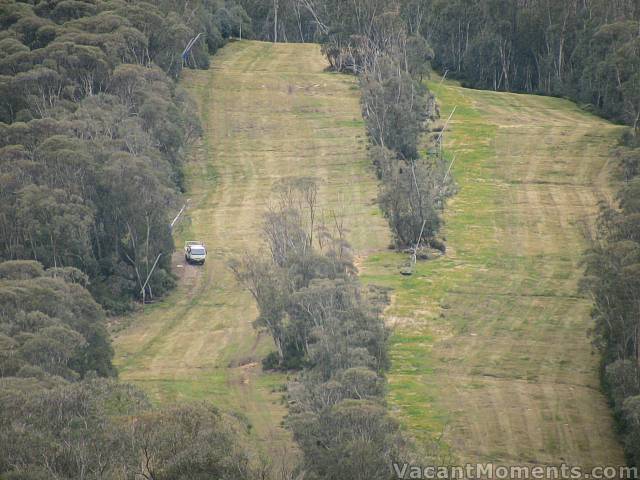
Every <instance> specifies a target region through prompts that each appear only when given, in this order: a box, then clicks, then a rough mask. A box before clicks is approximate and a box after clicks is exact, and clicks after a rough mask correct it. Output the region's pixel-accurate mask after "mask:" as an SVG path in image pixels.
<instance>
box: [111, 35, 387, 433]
mask: <svg viewBox="0 0 640 480" xmlns="http://www.w3.org/2000/svg"><path fill="white" fill-rule="evenodd" d="M325 67H326V61H325V60H324V58H323V56H322V54H321V53H320V48H319V46H317V45H304V44H291V45H289V44H278V45H273V44H270V43H261V42H247V41H242V42H234V43H231V44H229V45H228V46H226V47H225V48H224V49H222V50H221V51H220V52H219V53H218V54H217V55H216V56H215V57H213V59H212V67H211V69H210V70H209V71H191V72H186V73H185V78H184V82H183V84H184V85H185V86H186V87H187V89H188V90H189V91H190V92H191V94H192V95H193V96H194V98H196V100H197V103H198V108H199V114H200V116H201V119H202V122H203V127H204V137H203V140H202V142H201V144H200V145H199V146H198V147H197V148H196V149H195V151H194V154H193V155H192V159H191V160H190V161H189V163H188V166H187V185H188V193H187V197H188V198H190V199H191V202H190V208H189V210H188V216H189V221H188V222H186V223H184V224H183V225H182V226H181V231H179V232H178V234H177V237H178V238H177V245H178V248H180V247H181V246H182V244H183V243H182V242H183V241H184V240H186V239H199V240H200V239H201V240H204V241H205V242H206V244H207V246H208V251H209V256H208V260H207V263H206V264H205V266H204V267H192V266H184V267H177V268H174V271H177V272H178V273H179V274H180V275H181V281H180V284H179V287H178V289H177V290H176V291H175V292H174V293H172V294H171V295H170V296H169V297H168V298H167V299H165V300H164V301H162V302H160V303H158V304H155V305H153V306H150V307H148V308H147V311H146V312H145V313H144V314H140V315H137V316H136V317H134V318H133V320H132V321H131V324H130V326H129V327H128V328H126V329H125V330H124V331H122V332H120V333H118V334H117V336H116V338H115V346H116V352H117V359H116V363H117V366H118V368H119V370H120V376H121V378H122V379H123V380H125V381H128V382H134V383H137V384H138V385H140V386H142V387H143V388H144V389H145V390H146V391H148V392H149V393H150V394H151V395H152V398H154V399H155V400H156V401H157V402H171V401H180V400H183V399H204V400H207V401H212V402H214V403H215V404H216V405H219V406H221V407H225V408H230V409H233V410H234V411H239V412H241V413H244V414H246V415H247V417H248V419H249V420H250V421H251V423H252V425H253V426H254V427H255V429H256V432H257V435H258V436H259V438H260V439H261V440H263V441H266V442H267V444H268V445H271V444H278V443H279V442H278V441H277V440H278V439H282V438H285V437H283V435H285V434H284V433H283V431H282V429H280V428H279V427H278V425H279V423H280V420H281V418H282V416H283V415H284V413H285V406H284V405H283V404H282V403H281V402H280V394H279V393H274V390H277V389H278V388H279V387H280V385H281V384H282V383H284V381H285V378H284V376H282V375H277V374H264V373H263V372H262V371H261V367H260V365H259V361H260V359H261V358H262V357H263V356H264V355H265V354H266V353H267V352H268V351H269V350H270V349H272V348H273V346H272V342H271V339H270V338H269V337H267V336H265V335H261V336H259V335H257V333H256V331H255V330H254V329H253V327H252V325H251V322H252V321H253V320H254V318H255V316H256V314H257V310H256V308H255V305H254V302H253V300H252V298H251V297H250V295H249V294H248V293H247V292H245V291H243V290H242V289H241V287H240V286H238V285H237V284H236V282H235V280H234V279H233V276H232V274H231V272H230V271H229V270H228V269H227V268H226V262H227V261H228V260H229V259H230V258H232V257H235V256H240V255H242V254H243V252H245V251H248V250H251V251H255V250H256V249H257V248H258V246H259V245H260V243H259V242H260V241H259V232H260V228H261V221H262V215H263V212H264V211H265V208H266V207H267V202H268V199H269V196H270V192H271V187H272V185H273V184H274V182H276V181H277V180H278V179H279V178H282V177H286V176H292V175H295V176H301V175H308V176H315V177H318V178H319V179H320V180H321V182H322V184H321V187H320V196H319V198H320V202H321V204H322V206H323V208H324V209H327V210H328V209H333V210H335V211H336V212H337V213H338V214H341V215H344V216H345V217H347V218H346V222H347V224H348V225H349V226H350V233H349V238H350V239H351V241H352V243H353V244H354V246H355V248H356V251H357V252H358V253H360V254H363V253H366V250H368V249H379V248H382V246H384V245H386V244H387V243H388V237H387V233H386V225H385V222H384V220H383V219H382V218H380V216H379V213H378V209H377V207H376V205H375V196H376V182H375V179H374V175H373V173H372V170H371V168H370V166H369V164H368V161H367V158H366V150H365V146H366V138H365V133H364V125H363V122H362V118H361V115H360V106H359V93H358V89H357V83H356V80H355V79H354V78H353V77H349V76H346V75H339V74H333V73H327V72H325V71H324V69H325ZM181 255H182V254H181V251H178V252H177V253H176V254H175V255H174V267H176V265H175V264H182V263H184V262H183V261H182V258H183V257H182V256H181ZM272 440H276V441H275V442H273V441H272Z"/></svg>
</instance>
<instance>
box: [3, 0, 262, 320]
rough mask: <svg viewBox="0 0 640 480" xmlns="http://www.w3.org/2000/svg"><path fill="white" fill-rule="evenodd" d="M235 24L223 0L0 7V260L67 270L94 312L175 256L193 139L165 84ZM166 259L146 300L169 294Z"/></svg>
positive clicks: (185, 105) (242, 24) (117, 304)
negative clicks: (77, 273)
mask: <svg viewBox="0 0 640 480" xmlns="http://www.w3.org/2000/svg"><path fill="white" fill-rule="evenodd" d="M241 28H244V31H246V32H248V33H250V32H251V28H250V24H249V19H248V17H247V15H246V13H245V12H244V11H243V10H242V8H241V7H240V6H239V5H237V4H235V3H233V2H232V1H230V2H225V3H222V2H221V3H215V2H214V3H211V2H205V1H200V0H199V1H196V2H186V1H179V2H171V3H170V4H169V3H160V4H149V3H146V2H143V1H134V2H128V3H122V2H119V1H111V0H109V1H99V0H95V1H93V0H92V1H86V2H85V1H74V2H69V1H53V2H40V3H35V4H31V3H23V2H18V1H14V0H12V1H8V2H5V3H3V4H2V5H1V6H0V159H1V160H0V259H1V260H16V259H30V260H36V261H38V262H40V263H42V264H43V265H44V266H45V267H46V268H50V267H74V268H77V269H79V270H81V271H82V272H84V273H85V274H86V275H88V277H89V279H90V284H89V289H90V290H91V292H92V293H93V295H94V296H95V298H96V299H97V300H98V301H99V302H100V303H101V304H102V305H104V306H105V307H107V308H108V309H109V310H110V311H113V312H121V311H123V310H125V309H126V308H128V305H129V301H130V299H131V298H132V297H135V296H138V295H140V293H141V287H142V285H143V284H144V281H145V279H146V277H147V275H148V274H149V272H150V269H151V267H152V265H153V263H154V261H155V259H156V258H157V257H158V255H159V254H160V253H161V252H164V253H165V254H167V253H169V252H171V251H172V250H173V243H172V238H171V234H170V231H169V222H170V219H171V217H172V215H173V214H174V212H175V210H176V206H177V205H176V204H177V194H178V193H179V192H180V190H181V189H182V188H183V183H182V182H183V180H182V178H183V173H182V163H183V159H184V156H185V149H186V148H187V146H188V144H189V143H190V141H191V140H192V139H193V138H194V137H195V136H197V135H198V134H199V132H200V125H199V123H198V120H197V117H196V116H195V115H194V112H195V109H194V105H193V103H192V102H191V100H190V99H189V98H188V96H187V95H186V93H185V92H184V91H183V90H182V89H181V88H179V87H178V86H177V85H176V84H175V82H174V80H175V79H176V78H177V77H178V75H179V74H180V71H181V70H182V68H183V67H184V66H189V67H198V68H206V67H207V66H208V62H209V54H210V53H213V52H215V51H216V49H218V48H219V47H220V46H222V45H223V44H224V42H225V41H226V39H227V38H229V37H230V36H232V35H237V34H238V33H239V31H240V29H241ZM198 33H203V34H204V36H203V37H202V40H201V41H198V42H196V43H195V44H194V46H193V48H192V49H191V51H190V52H189V53H188V54H187V55H186V56H185V57H184V58H182V56H181V54H182V52H183V50H184V48H185V46H186V45H187V43H188V42H189V40H190V39H192V38H194V37H195V36H196V35H197V34H198ZM169 259H170V255H164V256H163V257H161V258H160V261H159V264H158V268H157V269H156V270H155V274H154V275H153V277H152V278H151V281H150V282H149V284H148V286H147V287H146V289H147V292H146V293H147V294H151V295H161V294H162V293H164V292H165V291H166V290H167V289H169V288H171V287H172V286H173V283H174V280H173V277H172V275H171V272H170V261H169Z"/></svg>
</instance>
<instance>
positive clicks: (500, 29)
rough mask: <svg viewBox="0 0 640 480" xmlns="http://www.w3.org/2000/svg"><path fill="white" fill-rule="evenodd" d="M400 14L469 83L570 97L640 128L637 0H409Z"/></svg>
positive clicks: (443, 67)
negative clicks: (557, 0) (559, 0)
mask: <svg viewBox="0 0 640 480" xmlns="http://www.w3.org/2000/svg"><path fill="white" fill-rule="evenodd" d="M402 15H403V17H404V18H405V19H406V23H407V25H408V28H409V31H411V32H412V33H414V34H420V35H422V36H423V37H424V38H425V39H426V40H427V42H428V43H429V44H430V45H431V46H432V48H434V50H435V52H436V55H435V58H434V66H435V67H436V68H438V69H439V70H440V71H442V72H448V73H449V75H451V76H453V77H457V78H460V79H462V80H463V83H464V84H465V85H467V86H471V87H474V88H484V89H491V90H506V91H516V92H527V93H539V94H544V95H554V96H564V97H568V98H570V99H572V100H574V101H576V102H577V103H579V104H581V105H582V106H583V107H585V108H587V109H589V110H591V111H593V112H594V113H597V114H599V115H602V116H604V117H606V118H609V119H612V120H615V121H619V122H624V123H626V124H627V125H631V126H632V127H633V128H634V129H635V130H636V131H637V130H638V128H640V4H638V2H637V1H635V0H616V1H610V0H567V1H561V2H556V1H553V0H527V1H511V0H471V1H469V0H407V1H406V2H405V3H404V5H403V14H402Z"/></svg>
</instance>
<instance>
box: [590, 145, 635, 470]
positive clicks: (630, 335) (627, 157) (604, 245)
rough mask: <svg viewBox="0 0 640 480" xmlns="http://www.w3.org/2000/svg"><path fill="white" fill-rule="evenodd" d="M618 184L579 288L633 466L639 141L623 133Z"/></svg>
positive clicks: (618, 155)
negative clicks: (588, 303)
mask: <svg viewBox="0 0 640 480" xmlns="http://www.w3.org/2000/svg"><path fill="white" fill-rule="evenodd" d="M615 155H616V159H617V165H618V167H619V168H618V174H619V176H620V180H621V181H622V188H621V189H620V190H619V192H618V197H617V201H618V205H615V206H611V205H608V204H607V205H603V206H602V207H601V213H600V216H599V219H598V225H597V227H598V228H597V231H596V235H595V236H594V238H593V239H592V242H591V247H590V248H589V250H588V251H587V252H586V254H585V257H584V263H585V276H584V278H583V280H582V287H583V288H584V289H585V291H587V292H589V293H590V294H591V296H592V297H593V300H594V306H593V310H592V317H593V319H594V321H595V326H594V329H593V338H594V344H595V345H596V346H597V347H598V349H599V350H600V352H601V354H602V378H603V385H604V388H605V391H606V392H607V394H608V395H609V399H610V401H611V403H612V405H613V409H614V414H615V417H616V419H617V421H618V425H619V428H620V431H621V435H622V439H623V443H624V447H625V451H626V453H627V457H628V459H629V463H630V464H631V465H635V466H640V140H639V139H638V137H636V136H634V135H632V134H629V133H628V134H626V135H625V136H624V137H623V139H622V142H621V145H620V147H619V148H618V149H616V152H615Z"/></svg>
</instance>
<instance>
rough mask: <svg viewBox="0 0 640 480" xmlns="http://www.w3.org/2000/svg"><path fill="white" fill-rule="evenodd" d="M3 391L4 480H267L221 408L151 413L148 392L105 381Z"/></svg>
mask: <svg viewBox="0 0 640 480" xmlns="http://www.w3.org/2000/svg"><path fill="white" fill-rule="evenodd" d="M0 385H1V386H2V395H1V396H0V411H1V412H2V413H1V414H0V427H1V428H0V442H1V444H2V448H1V449H0V475H2V478H6V479H8V480H9V479H10V480H18V479H21V480H22V479H25V480H26V479H29V480H36V479H38V480H39V479H43V480H44V479H50V478H59V479H69V480H72V479H73V480H75V479H87V480H91V479H95V480H97V479H108V480H116V479H133V478H146V479H153V480H175V479H182V480H192V479H209V478H219V479H226V480H232V479H237V478H248V479H256V480H257V479H259V478H265V476H264V475H265V470H264V468H263V467H261V464H260V462H258V461H257V459H256V456H255V453H253V452H252V450H251V447H250V446H249V444H248V442H247V440H246V438H245V437H246V434H247V426H246V425H244V424H242V423H241V422H239V421H238V420H237V419H236V418H233V417H231V416H229V415H228V414H225V413H223V412H221V411H219V410H217V409H216V408H214V407H211V406H206V405H204V404H191V405H184V406H173V407H165V408H162V409H152V408H151V407H150V406H149V401H148V399H147V398H146V396H145V395H144V393H143V392H142V391H140V390H138V389H137V388H135V387H132V386H130V385H126V384H121V383H118V382H116V381H114V380H105V379H90V380H86V381H83V382H79V383H72V384H63V385H55V386H53V387H52V388H47V389H38V388H37V387H38V386H37V384H36V383H35V382H34V381H31V382H30V381H28V379H6V378H3V379H0Z"/></svg>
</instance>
